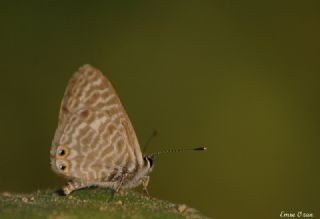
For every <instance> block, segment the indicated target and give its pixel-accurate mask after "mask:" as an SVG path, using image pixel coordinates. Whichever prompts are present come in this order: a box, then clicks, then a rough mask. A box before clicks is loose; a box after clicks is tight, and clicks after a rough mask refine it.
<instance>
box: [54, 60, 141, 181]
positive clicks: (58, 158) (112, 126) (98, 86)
mask: <svg viewBox="0 0 320 219" xmlns="http://www.w3.org/2000/svg"><path fill="white" fill-rule="evenodd" d="M142 165H143V158H142V154H141V151H140V146H139V143H138V140H137V137H136V134H135V131H134V129H133V127H132V124H131V122H130V120H129V117H128V115H127V113H126V112H125V110H124V107H123V106H122V104H121V102H120V99H119V97H118V95H117V94H116V92H115V90H114V88H113V87H112V85H111V83H110V81H109V80H108V79H107V78H106V77H105V76H104V75H103V74H102V73H101V72H100V71H99V70H98V69H96V68H94V67H92V66H90V65H84V66H83V67H81V68H80V69H79V70H78V71H77V72H76V73H75V74H74V75H73V77H72V78H71V79H70V81H69V83H68V86H67V88H66V91H65V94H64V98H63V100H62V103H61V107H60V114H59V122H58V128H57V130H56V133H55V136H54V139H53V142H52V147H51V166H52V169H53V170H54V171H55V172H56V173H58V174H60V175H63V176H64V177H66V178H68V179H75V180H81V181H85V182H88V183H96V184H99V183H100V182H108V181H116V180H119V177H120V176H121V174H123V172H129V173H130V172H134V171H136V170H137V169H138V168H139V167H141V166H142Z"/></svg>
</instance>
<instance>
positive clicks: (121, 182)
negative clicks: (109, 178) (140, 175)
mask: <svg viewBox="0 0 320 219" xmlns="http://www.w3.org/2000/svg"><path fill="white" fill-rule="evenodd" d="M127 177H128V173H125V174H123V175H122V176H121V179H120V181H119V184H118V185H117V187H116V189H115V192H119V190H120V189H121V186H122V185H123V183H124V181H125V180H126V178H127Z"/></svg>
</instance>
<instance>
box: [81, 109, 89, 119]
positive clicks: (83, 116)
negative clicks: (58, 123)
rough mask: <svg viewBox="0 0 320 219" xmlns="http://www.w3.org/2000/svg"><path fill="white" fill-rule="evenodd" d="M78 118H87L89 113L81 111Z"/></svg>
mask: <svg viewBox="0 0 320 219" xmlns="http://www.w3.org/2000/svg"><path fill="white" fill-rule="evenodd" d="M80 116H81V117H82V118H87V117H88V116H89V111H88V110H83V111H82V112H81V113H80Z"/></svg>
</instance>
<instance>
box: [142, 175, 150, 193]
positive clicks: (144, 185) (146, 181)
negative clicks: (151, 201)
mask: <svg viewBox="0 0 320 219" xmlns="http://www.w3.org/2000/svg"><path fill="white" fill-rule="evenodd" d="M149 180H150V177H149V176H144V177H143V178H142V179H141V182H142V189H143V191H144V193H145V194H146V196H148V197H149V198H150V195H149V192H148V184H149Z"/></svg>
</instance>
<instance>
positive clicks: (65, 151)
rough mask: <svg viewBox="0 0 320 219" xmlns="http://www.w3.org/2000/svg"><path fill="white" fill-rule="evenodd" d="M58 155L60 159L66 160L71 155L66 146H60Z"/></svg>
mask: <svg viewBox="0 0 320 219" xmlns="http://www.w3.org/2000/svg"><path fill="white" fill-rule="evenodd" d="M56 154H57V157H58V158H64V157H66V156H67V155H68V154H69V149H68V148H67V147H65V146H58V148H57V151H56Z"/></svg>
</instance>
